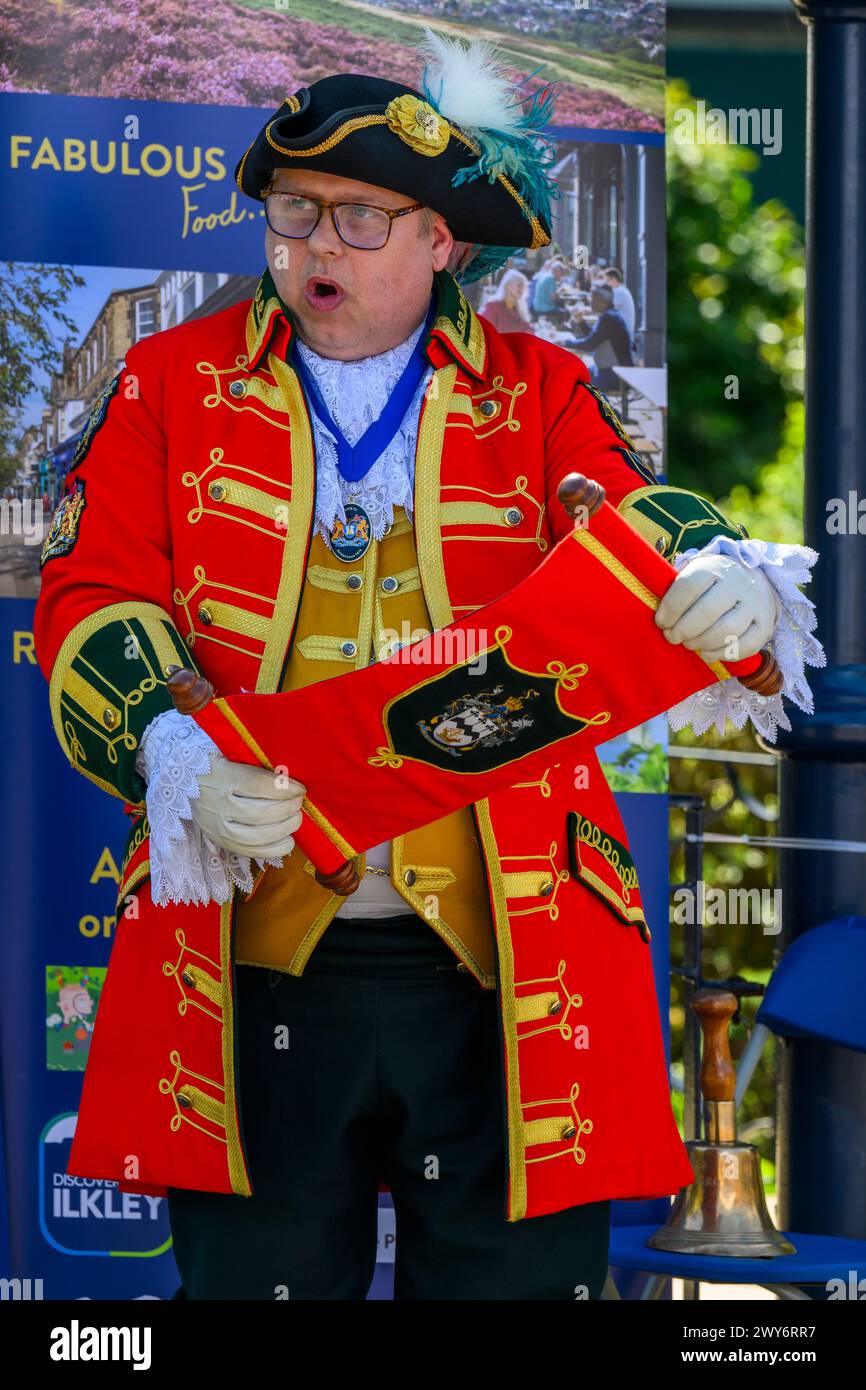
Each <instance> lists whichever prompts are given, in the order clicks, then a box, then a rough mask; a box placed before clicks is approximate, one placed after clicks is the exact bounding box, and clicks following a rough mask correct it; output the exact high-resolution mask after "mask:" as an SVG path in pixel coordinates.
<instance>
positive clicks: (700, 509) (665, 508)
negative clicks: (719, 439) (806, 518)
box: [617, 485, 749, 560]
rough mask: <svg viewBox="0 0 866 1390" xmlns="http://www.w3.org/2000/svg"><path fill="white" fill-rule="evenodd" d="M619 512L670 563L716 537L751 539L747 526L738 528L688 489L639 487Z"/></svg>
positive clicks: (629, 495) (712, 505)
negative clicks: (675, 556)
mask: <svg viewBox="0 0 866 1390" xmlns="http://www.w3.org/2000/svg"><path fill="white" fill-rule="evenodd" d="M617 511H618V512H620V513H621V514H622V515H623V516H624V517H625V519H626V521H627V522H628V523H629V525H630V526H633V527H634V529H635V531H638V532H640V534H641V535H642V536H643V538H644V540H647V541H649V543H650V545H652V546H654V547H655V549H656V550H658V551H659V552H660V553H661V554H662V555H664V557H665V559H666V560H670V559H672V558H673V556H674V555H678V554H680V553H681V552H682V551H684V550H692V549H697V550H700V548H701V547H702V546H704V545H707V544H708V543H709V542H710V541H711V540H712V539H713V537H714V536H729V537H730V538H731V540H735V541H739V540H748V535H749V533H748V531H747V530H746V528H745V526H737V525H735V524H734V522H733V521H729V520H728V518H727V517H726V516H725V515H724V513H723V512H720V511H719V509H718V507H717V506H715V505H714V503H712V502H710V501H708V500H707V498H706V497H701V496H700V495H699V494H698V493H696V492H689V491H688V490H687V489H686V488H681V487H664V486H662V485H658V486H656V487H641V488H636V489H635V490H634V492H630V493H629V494H628V496H627V497H624V498H623V499H622V501H621V502H620V504H619V506H618V507H617Z"/></svg>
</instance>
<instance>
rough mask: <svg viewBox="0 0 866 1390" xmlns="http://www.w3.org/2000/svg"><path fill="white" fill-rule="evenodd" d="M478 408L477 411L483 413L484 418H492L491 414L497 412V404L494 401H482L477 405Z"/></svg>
mask: <svg viewBox="0 0 866 1390" xmlns="http://www.w3.org/2000/svg"><path fill="white" fill-rule="evenodd" d="M478 410H479V413H480V414H481V415H483V416H484V418H485V419H486V420H492V419H493V416H494V415H496V413H497V412H498V410H499V406H498V405H497V403H496V401H482V402H481V404H480V406H479V407H478Z"/></svg>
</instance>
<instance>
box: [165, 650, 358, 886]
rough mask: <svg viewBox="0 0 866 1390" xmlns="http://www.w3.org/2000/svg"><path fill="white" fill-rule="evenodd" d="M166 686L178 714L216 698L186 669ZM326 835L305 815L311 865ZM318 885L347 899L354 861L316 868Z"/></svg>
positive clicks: (354, 881)
mask: <svg viewBox="0 0 866 1390" xmlns="http://www.w3.org/2000/svg"><path fill="white" fill-rule="evenodd" d="M166 685H167V687H168V691H169V694H170V695H171V698H172V700H173V701H174V707H175V709H176V710H177V711H178V713H179V714H200V713H201V711H202V710H204V709H206V708H207V706H208V705H209V704H210V703H211V701H212V699H213V697H214V688H213V686H212V685H211V683H210V681H209V680H206V679H205V677H204V676H199V675H197V674H196V672H195V671H190V670H188V669H187V668H186V667H184V666H176V667H175V668H174V670H173V671H172V672H171V674H170V675H169V677H168V680H167V681H166ZM206 732H207V730H206ZM215 732H216V731H215ZM214 742H215V743H218V739H214ZM323 836H324V832H323V831H321V830H320V829H319V827H318V826H317V825H315V824H314V823H313V822H312V821H311V820H310V818H309V816H307V815H306V814H304V815H303V818H302V820H301V824H300V825H299V826H298V828H297V830H296V831H295V837H294V838H295V843H296V844H297V845H298V846H299V847H300V848H301V849H302V850H303V852H304V854H306V856H307V858H308V859H309V860H310V862H311V863H312V864H315V863H316V851H317V848H319V849H321V847H322V839H323ZM325 848H326V849H330V848H331V845H330V841H327V842H326V845H325ZM316 882H317V883H320V884H321V885H322V887H323V888H327V889H328V890H329V891H330V892H331V893H339V894H340V896H341V897H344V898H347V897H349V895H350V894H351V893H354V891H355V889H356V888H357V887H358V885H359V884H360V882H361V880H360V878H359V876H358V871H357V869H356V868H355V865H354V864H353V863H352V861H351V859H346V860H344V862H343V863H342V864H341V865H340V866H339V868H337V869H334V870H332V871H331V872H325V871H323V870H322V869H316Z"/></svg>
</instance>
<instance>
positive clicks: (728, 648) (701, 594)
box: [655, 555, 781, 661]
mask: <svg viewBox="0 0 866 1390" xmlns="http://www.w3.org/2000/svg"><path fill="white" fill-rule="evenodd" d="M780 613H781V604H780V602H779V599H778V597H777V595H776V591H775V589H774V588H773V585H772V584H771V583H770V581H769V580H768V579H767V577H766V575H764V574H763V573H762V572H761V570H759V569H749V568H748V567H747V566H746V565H743V564H741V563H740V561H739V560H734V559H732V558H731V557H730V556H728V555H697V556H696V557H695V559H694V560H690V561H689V563H688V564H687V565H686V566H685V567H684V568H683V569H682V570H680V573H679V574H678V575H677V577H676V579H675V580H674V582H673V584H672V585H671V587H670V588H669V589H668V591H667V593H666V594H665V596H664V598H663V599H662V600H661V602H660V604H659V606H658V608H657V609H656V615H655V620H656V622H657V624H658V625H659V627H660V628H661V629H662V631H663V632H664V635H665V637H666V638H667V639H668V641H669V642H674V643H677V642H682V644H683V646H684V647H688V648H689V650H690V651H693V652H694V651H699V652H700V654H701V656H703V657H704V658H705V659H706V660H707V661H742V660H743V659H744V658H745V657H747V656H754V654H755V652H759V651H760V650H761V648H762V647H763V646H764V644H765V643H766V642H767V640H768V639H769V638H770V637H771V636H772V634H773V632H774V631H775V628H776V623H777V622H778V620H779V615H780Z"/></svg>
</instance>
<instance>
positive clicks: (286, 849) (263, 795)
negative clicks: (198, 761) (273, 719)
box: [190, 755, 306, 860]
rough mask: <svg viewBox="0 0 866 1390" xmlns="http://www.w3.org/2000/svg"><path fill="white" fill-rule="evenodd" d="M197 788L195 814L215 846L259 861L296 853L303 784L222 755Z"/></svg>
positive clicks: (193, 812) (194, 804)
mask: <svg viewBox="0 0 866 1390" xmlns="http://www.w3.org/2000/svg"><path fill="white" fill-rule="evenodd" d="M198 784H199V794H198V796H197V797H196V798H195V799H194V800H193V799H191V800H190V810H191V811H192V815H193V819H194V820H195V821H196V822H197V823H198V825H200V826H201V828H202V830H203V831H204V832H205V834H206V835H208V836H209V837H210V839H211V840H213V842H214V844H216V845H219V846H221V848H223V849H227V850H229V851H230V853H232V854H240V855H246V856H249V857H250V858H254V859H260V860H261V859H278V858H279V857H280V856H281V855H283V854H291V852H292V850H293V849H294V846H295V842H294V840H293V838H292V836H293V833H294V831H296V830H297V828H298V826H299V825H300V823H301V802H302V801H303V799H304V797H305V795H306V787H302V786H301V784H300V782H294V781H293V780H292V779H291V778H290V777H280V778H279V779H278V778H277V776H276V774H275V773H273V772H269V771H268V769H267V768H264V767H248V766H247V765H246V764H245V763H235V762H232V761H231V760H230V759H229V758H224V757H222V755H220V756H219V757H218V758H217V759H216V761H215V763H214V765H213V768H212V769H211V771H210V772H208V773H205V774H204V775H203V776H200V777H199V779H198Z"/></svg>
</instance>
